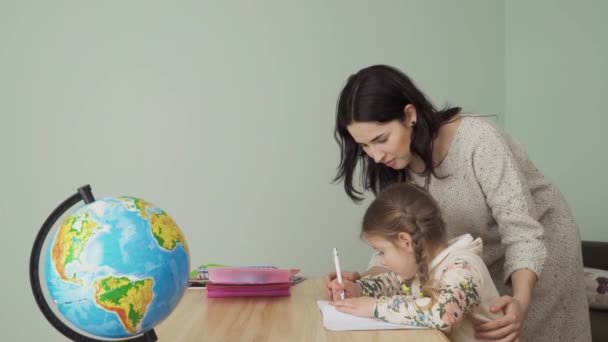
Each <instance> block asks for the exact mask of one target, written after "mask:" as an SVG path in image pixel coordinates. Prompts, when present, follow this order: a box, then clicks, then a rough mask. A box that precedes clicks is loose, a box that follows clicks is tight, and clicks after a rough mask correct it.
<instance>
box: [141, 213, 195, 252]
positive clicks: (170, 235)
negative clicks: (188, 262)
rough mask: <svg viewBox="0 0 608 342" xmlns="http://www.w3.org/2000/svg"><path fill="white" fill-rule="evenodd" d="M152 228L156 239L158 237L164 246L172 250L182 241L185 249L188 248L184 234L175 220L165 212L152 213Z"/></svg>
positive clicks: (157, 239) (158, 240) (159, 242)
mask: <svg viewBox="0 0 608 342" xmlns="http://www.w3.org/2000/svg"><path fill="white" fill-rule="evenodd" d="M150 228H151V229H152V235H153V236H154V239H156V241H157V242H158V244H159V245H160V246H161V247H162V248H164V249H166V250H170V251H172V250H173V249H174V248H175V245H177V244H178V243H181V244H182V246H184V249H185V250H188V245H187V244H186V239H185V238H184V234H183V233H182V231H181V230H180V229H179V227H178V226H177V224H176V223H175V221H173V219H172V218H171V217H170V216H169V215H167V214H165V213H164V212H160V213H153V214H152V217H150Z"/></svg>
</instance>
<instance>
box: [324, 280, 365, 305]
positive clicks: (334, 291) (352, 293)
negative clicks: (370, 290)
mask: <svg viewBox="0 0 608 342" xmlns="http://www.w3.org/2000/svg"><path fill="white" fill-rule="evenodd" d="M329 287H330V289H331V297H330V298H329V299H330V300H331V301H339V300H342V298H340V293H341V292H342V291H344V298H355V297H361V295H362V294H363V290H362V289H361V285H359V284H357V283H355V282H352V281H350V280H344V281H343V282H342V284H338V280H336V279H334V280H332V281H331V283H329Z"/></svg>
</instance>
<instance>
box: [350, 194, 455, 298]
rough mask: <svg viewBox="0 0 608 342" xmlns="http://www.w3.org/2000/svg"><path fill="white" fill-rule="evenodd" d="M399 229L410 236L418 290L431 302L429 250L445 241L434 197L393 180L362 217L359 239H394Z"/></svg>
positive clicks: (439, 211)
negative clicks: (367, 237) (416, 269)
mask: <svg viewBox="0 0 608 342" xmlns="http://www.w3.org/2000/svg"><path fill="white" fill-rule="evenodd" d="M400 232H405V233H408V234H409V235H410V236H411V238H412V246H413V249H414V256H415V258H416V263H417V264H418V276H419V277H420V284H421V287H422V289H421V292H422V293H423V295H425V296H428V297H430V298H431V303H430V304H429V305H432V304H433V303H434V302H435V300H436V296H437V290H436V289H434V288H433V286H432V282H431V281H430V279H429V269H428V265H429V263H430V262H431V260H429V258H430V257H429V254H428V252H429V251H430V250H432V249H434V248H436V247H438V246H439V245H441V244H442V243H443V242H445V240H446V232H445V223H444V221H443V219H442V218H441V210H440V209H439V205H438V204H437V202H436V201H435V199H433V197H432V196H431V195H430V194H428V193H427V192H426V191H425V190H424V189H422V188H420V187H418V186H416V185H413V184H408V183H396V184H392V185H390V186H388V187H386V188H385V189H384V190H383V191H382V192H380V193H379V194H378V197H376V199H375V200H374V201H373V202H372V204H371V205H370V206H369V208H368V209H367V211H366V212H365V216H364V217H363V225H362V230H361V237H362V238H365V237H366V236H370V235H374V236H382V237H384V238H386V239H387V240H389V241H395V240H397V239H398V235H399V233H400Z"/></svg>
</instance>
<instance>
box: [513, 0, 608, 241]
mask: <svg viewBox="0 0 608 342" xmlns="http://www.w3.org/2000/svg"><path fill="white" fill-rule="evenodd" d="M606 13H608V1H603V0H596V1H593V0H586V1H569V0H560V1H556V0H544V1H526V0H509V1H506V73H505V74H506V97H505V98H506V127H507V129H508V131H509V132H511V133H512V134H513V135H514V136H515V137H517V138H518V139H519V140H520V141H521V142H522V143H523V145H524V146H525V147H526V149H527V151H528V153H529V154H530V157H531V158H532V160H534V162H535V163H536V165H537V167H538V168H539V169H540V170H542V171H543V172H544V173H545V174H546V175H547V176H549V177H550V178H552V179H553V180H554V181H555V182H556V183H557V184H558V186H559V188H560V190H561V191H562V193H563V194H564V195H565V196H566V199H567V200H568V203H569V204H570V206H571V208H572V210H573V211H574V214H575V217H576V220H577V222H578V223H579V225H580V226H581V235H582V237H583V238H584V239H588V240H601V241H608V229H607V228H608V225H607V223H606V222H607V217H608V216H606V212H607V210H606V205H607V204H608V180H607V179H608V177H607V176H606V171H607V170H608V152H607V151H606V147H607V146H608V145H607V144H606V138H605V137H606V128H607V127H608V115H607V111H606V108H608V102H607V101H606V98H607V96H608V43H607V42H608V39H607V33H608V24H607V22H606Z"/></svg>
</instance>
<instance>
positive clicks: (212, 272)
mask: <svg viewBox="0 0 608 342" xmlns="http://www.w3.org/2000/svg"><path fill="white" fill-rule="evenodd" d="M208 272H209V281H210V282H213V283H215V284H286V283H289V282H290V279H289V277H291V276H292V275H295V274H297V273H298V272H300V270H299V269H287V268H270V267H213V268H209V269H208Z"/></svg>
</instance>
